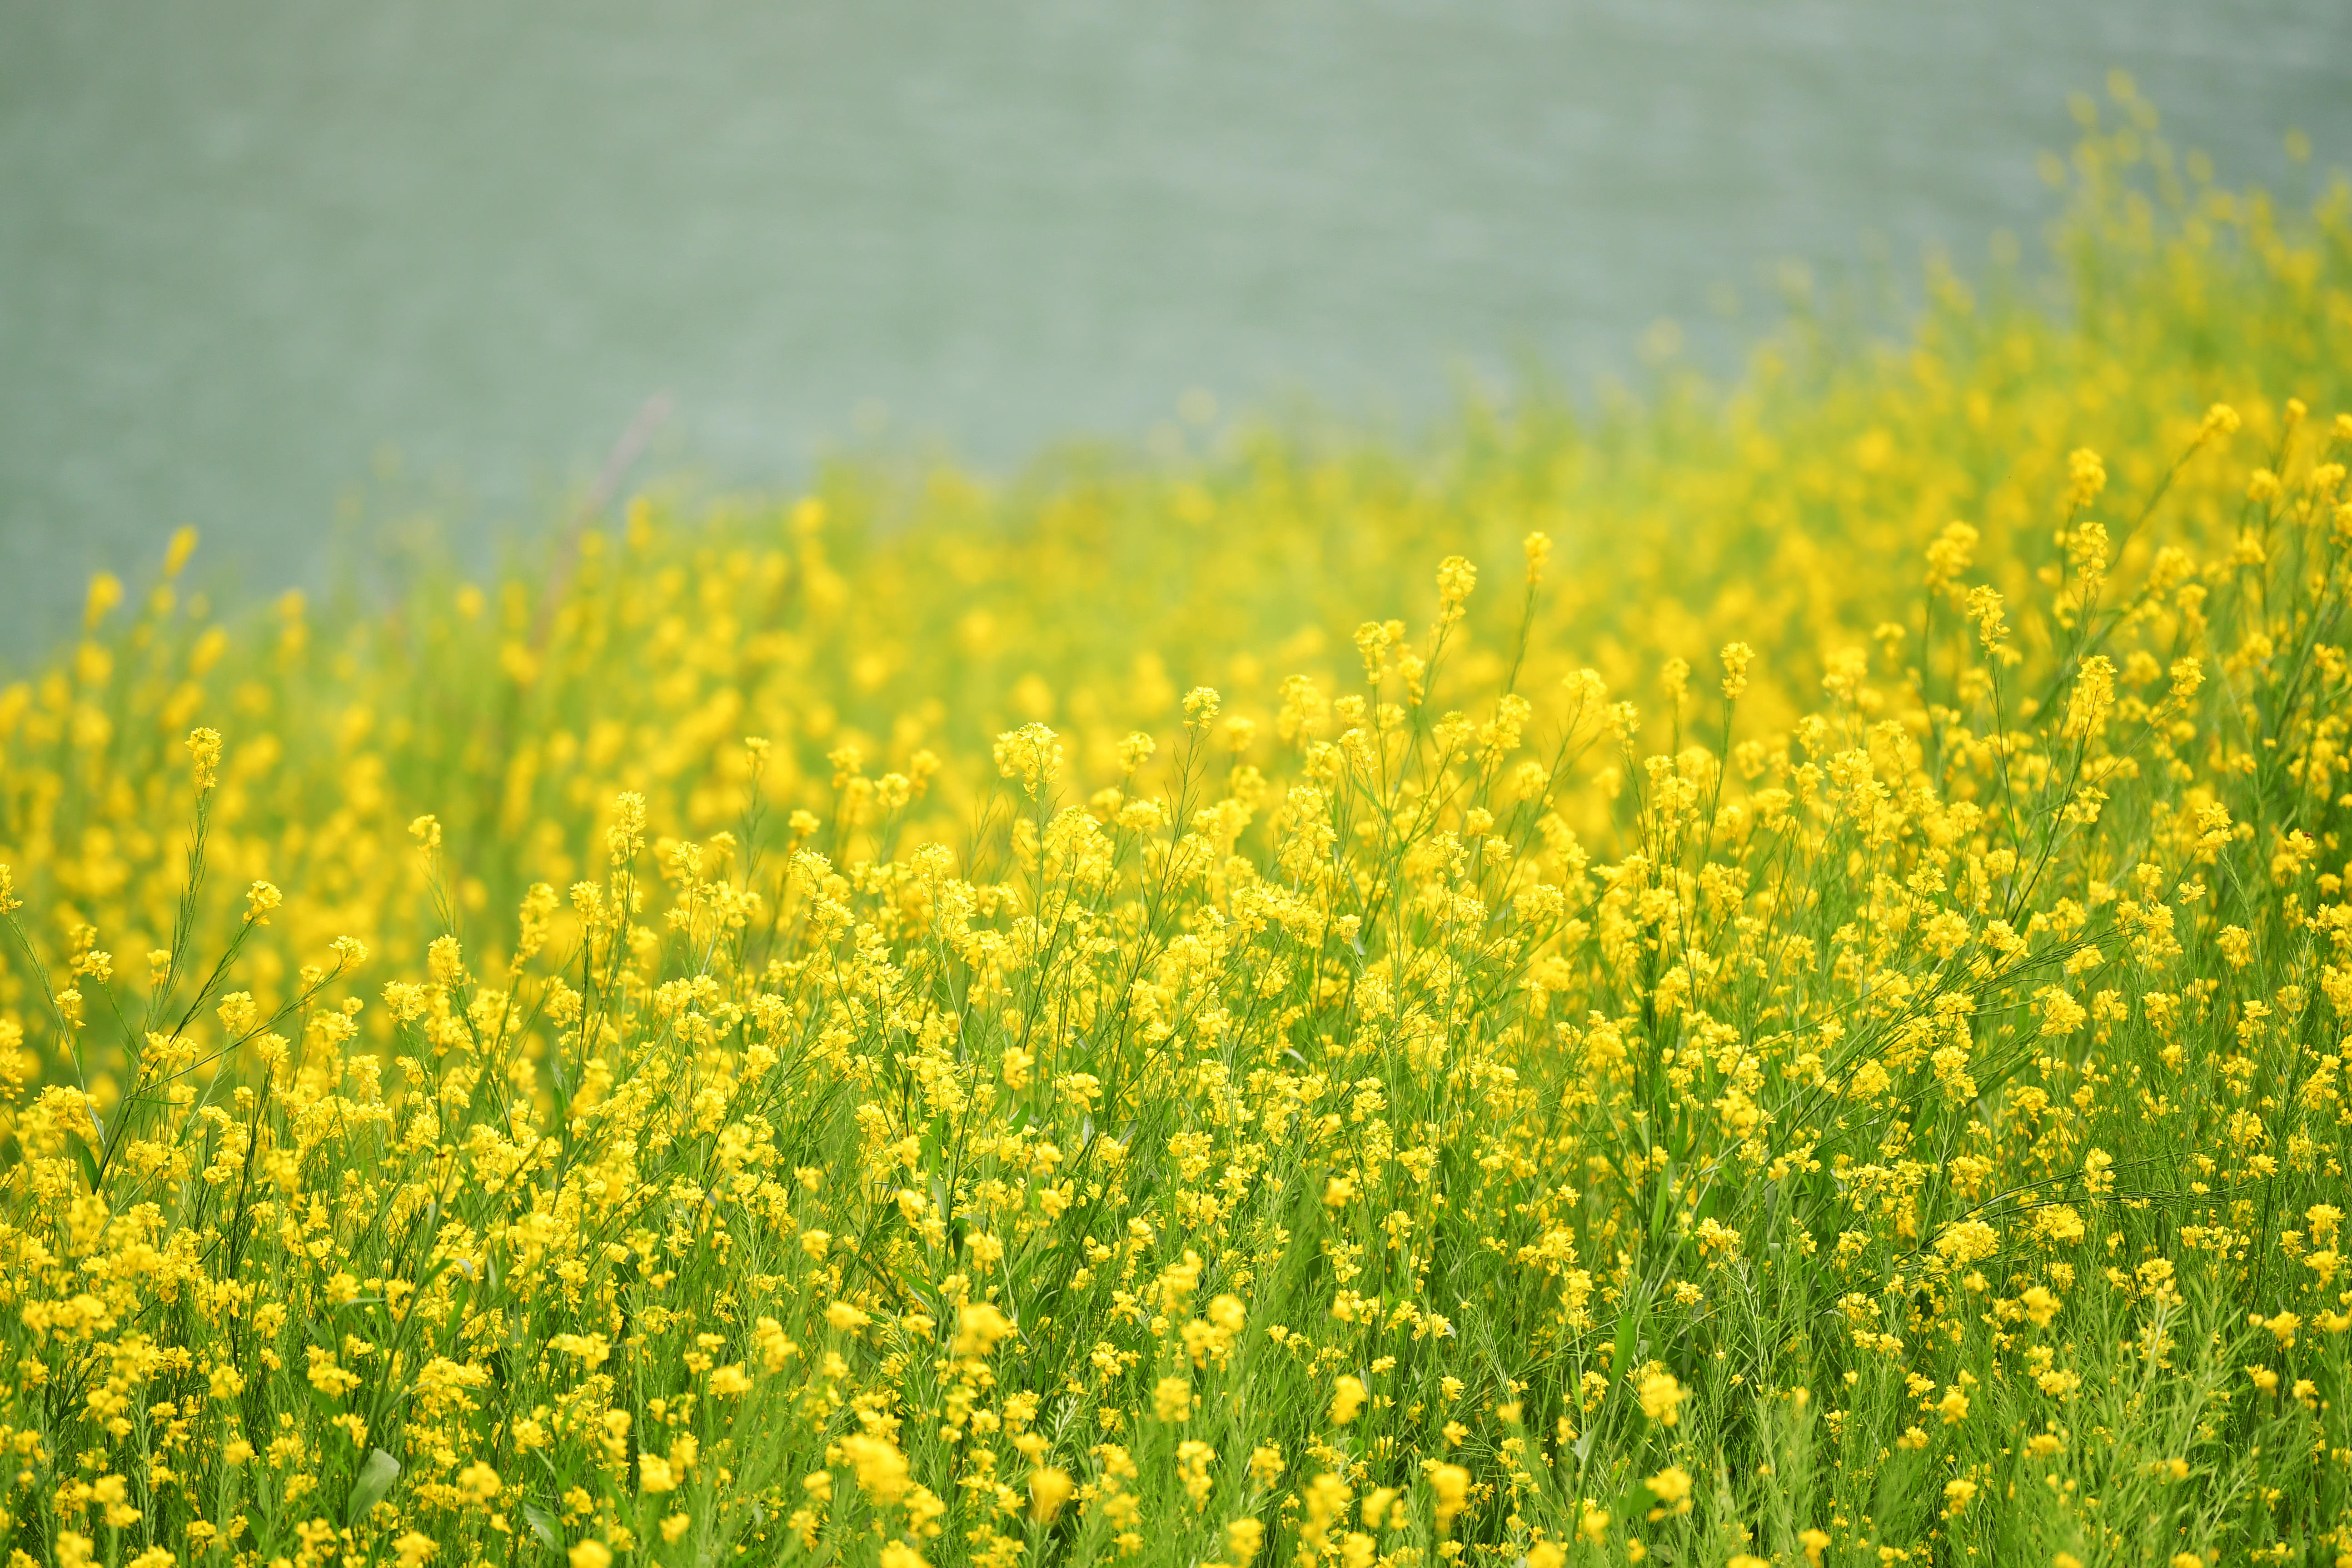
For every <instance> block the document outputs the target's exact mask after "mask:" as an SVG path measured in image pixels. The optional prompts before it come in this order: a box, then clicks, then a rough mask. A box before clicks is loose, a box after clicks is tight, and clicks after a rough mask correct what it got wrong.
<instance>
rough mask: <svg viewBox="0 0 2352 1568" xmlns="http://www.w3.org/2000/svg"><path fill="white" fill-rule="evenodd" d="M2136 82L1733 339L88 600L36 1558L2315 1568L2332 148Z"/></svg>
mask: <svg viewBox="0 0 2352 1568" xmlns="http://www.w3.org/2000/svg"><path fill="white" fill-rule="evenodd" d="M2120 111H2121V113H2122V116H2123V121H2122V124H2121V125H2120V127H2119V128H2118V129H2116V130H2114V131H2113V132H2094V133H2093V134H2092V135H2091V136H2090V137H2089V139H2088V140H2086V142H2084V146H2083V147H2082V148H2081V149H2080V150H2079V151H2078V153H2077V156H2076V170H2077V174H2078V179H2077V181H2076V194H2075V198H2074V205H2073V207H2072V208H2071V209H2070V216H2069V217H2068V218H2067V220H2066V221H2065V223H2064V224H2063V226H2061V228H2060V230H2059V232H2058V236H2057V247H2056V254H2057V256H2058V257H2059V258H2060V261H2061V264H2062V265H2061V271H2062V274H2063V280H2064V282H2065V285H2066V287H2065V289H2064V293H2063V300H2060V301H2054V302H2053V301H2052V300H2044V299H2042V297H2041V296H2040V295H2039V294H2038V293H2037V292H2036V291H2035V290H2034V289H2032V288H2029V287H2028V286H2027V285H2025V284H2023V283H2021V282H2020V281H2018V280H2017V279H2015V278H2014V277H2012V276H2010V275H2007V274H2003V275H2000V276H1998V277H1996V279H1994V280H1993V282H1992V283H1990V284H1989V285H1987V286H1985V288H1984V289H1983V290H1982V292H1981V297H1979V295H1978V294H1976V293H1974V292H1972V291H1971V290H1970V289H1968V288H1966V287H1964V286H1963V285H1962V284H1961V283H1960V282H1959V281H1958V280H1957V279H1955V278H1953V277H1951V276H1950V275H1948V274H1947V273H1943V272H1937V273H1933V274H1931V276H1930V279H1929V292H1930V295H1931V297H1932V298H1931V302H1930V304H1929V306H1928V308H1927V311H1926V313H1925V315H1924V317H1923V319H1922V320H1921V321H1920V322H1919V323H1918V325H1917V327H1916V333H1915V334H1914V335H1913V336H1911V337H1910V338H1909V339H1908V340H1907V341H1906V342H1904V343H1903V344H1901V345H1900V346H1899V347H1896V348H1885V347H1870V346H1866V345H1858V344H1856V343H1854V342H1850V341H1849V340H1848V339H1847V338H1845V337H1844V336H1843V335H1841V334H1840V333H1838V332H1836V331H1832V329H1831V328H1830V327H1829V326H1827V325H1825V324H1823V323H1822V321H1817V320H1812V319H1809V318H1801V319H1800V320H1799V321H1797V322H1795V323H1794V324H1793V325H1792V326H1791V327H1790V329H1789V330H1788V331H1787V332H1785V333H1784V334H1782V335H1780V336H1779V337H1777V338H1776V339H1774V340H1773V341H1772V342H1770V343H1769V344H1768V345H1767V346H1766V347H1765V348H1764V349H1763V350H1762V351H1761V352H1760V353H1759V358H1758V363H1756V365H1755V366H1754V367H1753V368H1752V370H1751V372H1750V374H1748V378H1747V379H1746V380H1745V381H1744V382H1743V383H1742V384H1741V385H1740V386H1739V387H1738V389H1737V390H1736V391H1735V392H1733V393H1731V394H1729V395H1726V396H1721V397H1716V396H1710V395H1706V393H1704V392H1703V391H1702V390H1700V389H1698V388H1696V387H1695V386H1691V385H1687V384H1679V383H1675V382H1674V381H1672V380H1669V381H1668V382H1667V383H1666V384H1663V385H1662V386H1661V387H1660V388H1658V389H1657V391H1656V393H1655V394H1654V396H1653V397H1652V398H1650V400H1648V401H1647V402H1645V403H1643V404H1641V405H1631V404H1628V405H1622V406H1615V407H1612V408H1610V409H1608V410H1605V411H1604V412H1603V413H1602V414H1601V415H1600V416H1596V417H1593V418H1590V419H1585V418H1580V417H1577V416H1572V415H1571V414H1570V412H1569V411H1567V410H1566V409H1565V408H1564V407H1562V406H1560V405H1555V404H1552V403H1549V402H1547V401H1545V400H1543V399H1541V398H1533V397H1531V398H1529V399H1528V400H1526V401H1524V402H1521V403H1518V404H1516V405H1511V406H1508V407H1497V408H1491V409H1472V410H1469V411H1467V412H1465V415H1464V416H1463V417H1462V418H1461V420H1460V421H1459V423H1458V424H1457V425H1456V426H1454V428H1453V429H1452V430H1451V431H1450V432H1449V433H1448V434H1447V435H1446V436H1445V437H1444V438H1442V439H1439V440H1434V441H1433V442H1432V443H1430V444H1429V445H1428V446H1427V447H1423V448H1420V449H1411V448H1406V447H1398V446H1394V445H1390V446H1381V445H1379V444H1373V443H1359V442H1354V441H1350V440H1349V439H1346V438H1344V437H1331V436H1319V437H1318V436H1311V435H1304V434H1299V433H1297V432H1296V431H1294V432H1292V433H1290V434H1287V435H1285V434H1281V433H1277V432H1273V431H1255V432H1243V433H1240V434H1238V435H1236V436H1234V437H1233V439H1232V440H1231V442H1230V443H1229V444H1228V445H1226V446H1223V447H1219V448H1217V449H1216V450H1215V451H1213V453H1210V454H1208V455H1204V456H1200V457H1196V458H1160V459H1157V460H1153V461H1150V462H1143V461H1134V460H1129V459H1124V458H1114V457H1105V456H1102V455H1098V454H1097V455H1092V456H1087V455H1080V456H1075V457H1070V458H1062V459H1057V460H1055V461H1054V462H1052V463H1048V464H1046V465H1045V466H1043V467H1041V468H1039V469H1038V470H1037V471H1036V472H1035V473H1034V474H1033V475H1032V476H1030V477H1029V478H1028V479H1024V480H1023V481H1022V482H1020V483H1018V484H1014V485H1011V486H1008V487H1004V488H1002V489H991V488H988V487H986V486H982V485H981V484H979V483H977V482H975V481H972V480H971V479H966V478H962V477H960V476H957V475H955V474H952V473H949V472H936V473H926V474H924V475H923V476H921V477H920V478H919V479H917V480H913V481H909V480H908V479H906V478H905V477H904V476H903V475H900V474H896V473H894V472H893V471H891V470H888V469H886V468H861V467H856V466H846V465H845V466H844V467H842V468H839V469H838V470H837V471H835V472H834V473H832V474H830V475H829V476H828V477H827V479H826V480H825V482H824V485H823V486H822V487H821V489H820V491H819V493H816V494H814V495H811V496H808V497H805V498H802V499H799V500H794V501H790V502H783V503H769V502H764V501H753V500H744V501H728V502H719V503H706V504H701V505H698V506H695V507H693V508H688V507H687V506H686V505H685V504H684V503H682V502H667V503H666V502H664V501H662V500H659V499H657V498H654V497H646V498H640V499H638V500H635V501H633V502H632V503H631V504H630V505H629V507H628V509H627V514H626V522H625V527H624V528H623V529H622V530H620V531H618V532H616V533H614V534H612V535H607V534H605V533H604V532H602V531H597V530H589V531H584V532H581V533H578V534H575V535H571V536H567V537H564V538H562V539H560V540H558V541H557V542H554V543H553V544H552V545H551V549H550V552H549V554H548V556H547V558H546V560H545V561H544V562H542V563H530V564H525V565H520V566H518V567H517V568H515V569H514V571H513V572H512V573H511V574H509V575H508V576H507V577H506V578H505V579H504V580H503V581H501V582H499V583H498V584H495V585H494V586H492V587H490V588H488V589H487V590H485V589H481V588H478V587H476V586H473V585H471V584H463V583H459V582H457V581H456V580H454V578H453V579H448V580H443V579H438V578H436V579H433V580H429V581H425V582H423V583H421V584H417V585H416V586H415V588H414V591H413V592H411V593H409V594H407V595H405V596H404V598H403V599H402V600H401V602H400V603H399V604H398V605H396V606H395V607H394V608H391V609H383V608H373V609H371V608H367V607H364V606H362V605H356V604H352V605H341V606H339V607H337V608H336V609H334V610H332V611H331V612H328V613H325V614H319V613H315V612H314V611H313V610H312V609H310V607H309V606H306V605H305V604H304V603H303V601H302V600H300V599H299V597H291V596H289V598H288V599H287V600H285V601H284V602H283V603H281V604H280V605H278V607H277V608H276V610H275V611H274V612H272V613H270V614H268V615H267V616H257V617H252V618H247V619H237V620H231V621H228V622H225V623H222V624H219V625H214V624H210V623H209V622H208V621H207V619H206V618H205V616H203V615H202V614H200V613H199V612H198V609H197V607H196V604H197V601H196V599H195V598H194V596H192V595H187V594H185V593H184V591H183V590H182V589H181V587H180V586H179V577H180V574H181V573H182V570H183V568H184V565H185V563H186V562H187V559H188V552H189V549H190V548H191V547H192V545H193V541H192V540H189V539H186V538H183V539H181V540H179V541H177V542H175V543H174V545H173V550H172V552H171V555H170V558H169V560H168V561H167V562H166V563H165V566H164V569H163V573H162V574H161V576H160V577H159V579H158V580H157V582H156V584H154V585H153V586H152V588H151V589H150V590H148V591H147V592H146V593H145V595H144V596H143V598H142V599H140V600H139V601H138V602H137V604H135V605H132V606H130V607H129V609H128V610H126V609H125V608H124V607H123V606H122V605H121V597H122V589H121V586H120V585H119V584H116V583H115V582H114V581H113V580H112V579H110V578H107V579H101V580H100V582H99V583H98V584H96V585H95V586H94V588H93V591H92V595H91V598H90V605H89V616H88V627H89V630H88V634H87V637H86V638H85V640H84V641H83V642H82V643H81V645H80V646H79V647H78V648H76V649H74V650H73V651H71V652H70V653H69V654H68V655H67V656H66V657H64V658H60V659H59V660H58V661H57V662H56V663H55V664H54V665H53V666H52V667H49V668H45V669H43V670H41V671H39V672H38V673H37V675H36V676H35V677H34V678H33V679H30V680H28V681H26V682H25V683H23V684H20V685H16V686H13V687H9V688H7V689H6V690H5V692H0V860H5V862H6V863H7V865H8V867H9V868H10V870H9V871H8V872H7V873H6V875H5V879H0V903H5V905H6V907H7V911H8V913H7V923H8V926H9V934H8V935H7V936H6V938H5V940H6V941H7V942H8V944H9V947H10V952H9V953H8V960H7V961H8V965H9V967H8V969H7V972H6V974H5V980H0V1034H5V1039H0V1079H4V1080H5V1081H0V1095H5V1110H0V1133H5V1142H0V1160H5V1165H0V1194H5V1195H0V1257H5V1259H6V1267H5V1268H0V1447H5V1448H6V1450H7V1452H8V1453H9V1455H10V1456H11V1457H12V1458H11V1465H12V1467H13V1468H9V1469H0V1509H5V1516H4V1517H0V1550H8V1551H14V1552H16V1553H18V1554H19V1555H18V1556H16V1557H15V1558H12V1559H11V1561H12V1562H33V1563H57V1564H61V1565H63V1564H81V1563H96V1562H104V1563H109V1564H116V1565H121V1564H130V1565H132V1568H163V1565H165V1564H170V1563H208V1562H221V1563H226V1562H237V1563H278V1562H285V1563H302V1564H311V1563H328V1562H348V1563H400V1564H403V1565H404V1568H415V1565H416V1564H421V1563H445V1564H458V1563H475V1562H498V1563H509V1562H511V1563H540V1562H547V1563H553V1562H559V1561H565V1560H567V1559H568V1562H569V1563H570V1564H571V1568H606V1565H607V1564H610V1563H615V1562H632V1563H635V1562H642V1563H679V1564H682V1563H725V1562H732V1561H736V1560H739V1559H740V1560H743V1561H749V1562H759V1563H799V1562H807V1563H813V1564H814V1563H829V1562H834V1561H842V1562H845V1563H853V1564H867V1563H878V1564H880V1565H881V1568H917V1565H918V1564H919V1563H942V1564H944V1563H988V1564H993V1565H997V1568H1010V1565H1012V1564H1014V1563H1021V1562H1024V1560H1025V1561H1027V1562H1031V1563H1065V1562H1066V1563H1088V1562H1096V1561H1117V1560H1121V1559H1133V1560H1135V1561H1136V1562H1138V1563H1173V1564H1181V1565H1184V1568H1193V1565H1196V1564H1210V1563H1213V1564H1222V1565H1225V1568H1245V1565H1246V1564H1250V1563H1272V1562H1276V1561H1279V1562H1286V1563H1297V1564H1299V1565H1301V1568H1312V1565H1314V1564H1317V1563H1323V1562H1330V1563H1338V1564H1343V1565H1345V1568H1372V1565H1373V1564H1375V1563H1378V1564H1381V1565H1382V1568H1404V1565H1406V1564H1414V1563H1418V1564H1423V1565H1425V1568H1434V1564H1436V1563H1439V1562H1442V1561H1448V1560H1457V1559H1460V1560H1475V1561H1478V1562H1492V1563H1502V1564H1512V1563H1520V1562H1522V1561H1524V1563H1526V1564H1528V1568H1563V1565H1565V1564H1569V1563H1623V1562H1635V1561H1641V1560H1643V1558H1645V1557H1648V1558H1654V1559H1655V1560H1657V1561H1661V1562H1671V1563H1677V1564H1682V1563H1705V1564H1707V1565H1709V1568H1716V1565H1720V1564H1724V1563H1737V1564H1748V1565H1752V1564H1756V1563H1780V1564H1784V1565H1793V1564H1795V1563H1800V1562H1806V1563H1857V1564H1858V1563H1889V1562H1895V1563H1901V1562H1912V1563H1927V1562H1931V1561H1932V1562H1937V1563H1958V1562H1962V1561H1977V1562H1983V1563H2068V1562H2072V1563H2077V1564H2089V1563H2106V1562H2115V1563H2149V1562H2157V1563H2162V1562H2173V1563H2179V1564H2187V1563H2200V1564H2203V1563H2214V1562H2216V1561H2220V1560H2227V1561H2231V1562H2240V1561H2247V1560H2250V1557H2252V1556H2258V1555H2261V1554H2269V1555H2270V1556H2272V1557H2274V1558H2275V1560H2278V1561H2292V1562H2304V1561H2325V1560H2328V1559H2330V1558H2332V1557H2334V1556H2335V1555H2336V1553H2337V1552H2352V1426H2347V1403H2346V1402H2347V1397H2352V1387H2347V1374H2352V1354H2347V1347H2352V1338H2347V1334H2346V1330H2347V1328H2352V1289H2347V1288H2352V1267H2347V1262H2346V1258H2345V1247H2346V1241H2345V1237H2344V1235H2343V1228H2342V1227H2343V1225H2344V1220H2345V1215H2346V1210H2347V1207H2352V1205H2347V1183H2346V1176H2345V1161H2346V1159H2347V1142H2352V1140H2347V1127H2352V1121H2347V1116H2352V1112H2347V1102H2346V1100H2345V1094H2344V1087H2343V1081H2342V1080H2343V1076H2344V1062H2343V1056H2344V1045H2343V1041H2344V1038H2345V1036H2346V1034H2347V1028H2352V901H2347V893H2346V889H2345V879H2346V876H2347V857H2352V849H2347V845H2346V843H2345V834H2346V827H2347V809H2352V781H2347V770H2352V752H2347V730H2352V706H2347V695H2352V662H2347V653H2346V652H2345V649H2344V642H2345V638H2346V636H2347V595H2352V554H2348V553H2347V552H2352V489H2347V485H2346V481H2345V463H2346V462H2347V453H2352V418H2347V417H2346V416H2341V415H2337V414H2336V413H2334V410H2335V409H2337V408H2341V407H2345V406H2347V405H2352V384H2347V383H2352V353H2347V350H2352V195H2347V192H2346V191H2345V190H2343V189H2342V188H2341V187H2338V188H2336V189H2335V190H2333V191H2332V192H2330V193H2328V194H2327V195H2326V197H2325V199H2323V200H2322V201H2321V202H2320V204H2319V205H2317V206H2316V207H2315V209H2314V210H2313V211H2312V212H2311V213H2310V214H2309V215H2308V216H2299V217H2295V218H2293V219H2292V220H2289V219H2283V218H2281V217H2279V216H2277V215H2276V214H2275V212H2274V211H2273V207H2272V206H2271V205H2270V204H2269V203H2268V202H2266V201H2265V200H2263V199H2262V198H2260V197H2258V196H2253V195H2242V194H2232V193H2229V192H2225V191H2222V190H2220V189H2217V188H2215V187H2213V186H2212V185H2211V184H2210V174H2209V173H2208V172H2206V171H2203V170H2200V169H2197V168H2194V167H2193V166H2189V165H2190V164H2193V160H2192V161H2189V163H2184V164H2182V165H2179V166H2176V163H2175V161H2174V157H2173V154H2172V153H2170V152H2169V151H2168V149H2167V147H2166V146H2165V144H2164V142H2163V141H2162V139H2161V138H2160V136H2159V135H2158V133H2157V130H2156V126H2155V120H2154V116H2153V114H2152V112H2151V111H2149V110H2147V106H2146V105H2145V104H2144V103H2142V102H2140V101H2139V100H2137V99H2135V98H2133V97H2131V96H2130V95H2129V94H2128V92H2126V93H2123V94H2122V95H2121V104H2120ZM2298 398H2299V399H2300V400H2301V401H2296V399H2298ZM1960 519H1965V520H1967V521H1957V520H1960ZM1555 542H1556V543H1555ZM1432 571H1434V584H1433V586H1432V579H1431V573H1432ZM1367 615H1370V616H1374V617H1375V618H1373V619H1370V620H1366V619H1364V618H1363V617H1364V616H1367ZM1391 616H1393V617H1396V618H1389V617H1391ZM1718 650H1719V651H1718Z"/></svg>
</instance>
